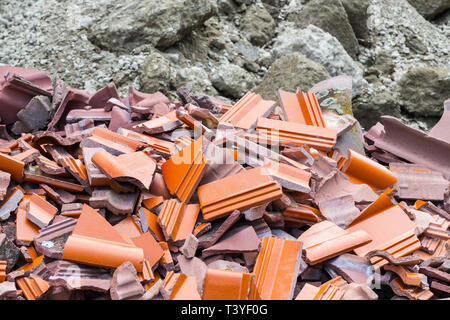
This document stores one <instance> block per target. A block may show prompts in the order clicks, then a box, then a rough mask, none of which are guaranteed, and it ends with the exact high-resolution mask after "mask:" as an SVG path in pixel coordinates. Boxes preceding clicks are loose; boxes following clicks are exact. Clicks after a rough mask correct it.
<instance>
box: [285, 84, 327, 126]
mask: <svg viewBox="0 0 450 320" xmlns="http://www.w3.org/2000/svg"><path fill="white" fill-rule="evenodd" d="M277 95H278V99H279V100H280V104H281V107H282V108H283V111H284V115H285V117H286V120H287V121H289V122H295V123H301V124H307V125H310V126H316V127H322V128H325V127H326V126H325V122H324V120H323V116H322V110H321V109H320V106H319V103H318V102H317V98H316V95H315V94H314V93H306V92H301V91H297V92H296V93H291V92H287V91H283V90H278V92H277Z"/></svg>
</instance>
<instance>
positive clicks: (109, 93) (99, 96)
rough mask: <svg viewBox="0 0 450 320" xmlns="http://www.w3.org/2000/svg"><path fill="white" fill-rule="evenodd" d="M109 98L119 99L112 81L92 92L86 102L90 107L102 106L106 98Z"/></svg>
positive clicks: (106, 100)
mask: <svg viewBox="0 0 450 320" xmlns="http://www.w3.org/2000/svg"><path fill="white" fill-rule="evenodd" d="M111 98H115V99H120V97H119V92H118V91H117V88H116V85H115V84H114V82H111V83H109V84H108V85H107V86H106V87H104V88H101V89H100V90H98V91H97V92H96V93H94V95H93V96H92V97H91V98H90V99H89V102H88V104H89V105H90V106H92V108H104V107H105V105H106V103H107V102H108V100H109V99H111Z"/></svg>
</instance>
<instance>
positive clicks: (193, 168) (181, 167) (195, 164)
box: [161, 138, 206, 202]
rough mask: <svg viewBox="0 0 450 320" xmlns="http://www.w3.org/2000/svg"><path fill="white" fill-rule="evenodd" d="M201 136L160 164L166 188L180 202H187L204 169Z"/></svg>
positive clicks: (204, 160)
mask: <svg viewBox="0 0 450 320" xmlns="http://www.w3.org/2000/svg"><path fill="white" fill-rule="evenodd" d="M202 144H203V138H199V139H197V140H196V141H194V142H193V143H192V144H191V145H190V146H189V147H187V148H185V149H183V150H181V151H180V152H179V153H177V154H175V155H174V156H172V157H171V158H170V159H169V160H167V161H166V162H165V163H164V164H163V165H162V166H161V172H162V174H163V176H164V181H165V182H166V185H167V188H168V189H169V191H170V193H171V194H174V195H176V196H177V197H178V199H180V200H181V201H182V202H189V200H190V198H191V196H192V194H193V193H194V191H195V189H196V188H197V186H198V184H199V183H200V180H201V179H202V177H203V175H204V173H205V169H206V159H205V157H204V155H203V152H202Z"/></svg>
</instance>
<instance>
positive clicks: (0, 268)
mask: <svg viewBox="0 0 450 320" xmlns="http://www.w3.org/2000/svg"><path fill="white" fill-rule="evenodd" d="M5 280H6V261H0V283H1V282H3V281H5Z"/></svg>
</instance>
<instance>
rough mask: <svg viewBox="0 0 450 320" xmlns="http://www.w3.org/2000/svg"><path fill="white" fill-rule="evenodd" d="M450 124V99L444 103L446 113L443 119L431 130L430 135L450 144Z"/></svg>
mask: <svg viewBox="0 0 450 320" xmlns="http://www.w3.org/2000/svg"><path fill="white" fill-rule="evenodd" d="M449 123H450V99H447V100H446V101H444V113H443V114H442V117H441V119H440V120H439V121H438V123H436V124H435V125H434V127H433V128H431V130H430V132H429V133H428V135H429V136H431V137H434V138H438V139H441V140H443V141H446V142H447V143H450V134H449V132H448V125H449Z"/></svg>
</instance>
